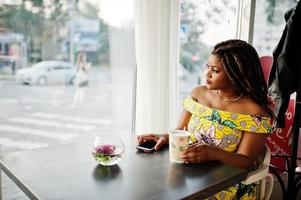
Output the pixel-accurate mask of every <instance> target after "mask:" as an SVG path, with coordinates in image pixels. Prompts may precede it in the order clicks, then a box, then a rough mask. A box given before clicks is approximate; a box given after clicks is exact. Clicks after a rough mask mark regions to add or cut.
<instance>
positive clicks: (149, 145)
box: [136, 140, 157, 153]
mask: <svg viewBox="0 0 301 200" xmlns="http://www.w3.org/2000/svg"><path fill="white" fill-rule="evenodd" d="M156 144H157V142H155V141H152V140H148V141H146V142H143V143H141V144H138V145H137V147H136V148H137V149H138V150H139V151H142V152H144V153H152V152H154V151H155V146H156Z"/></svg>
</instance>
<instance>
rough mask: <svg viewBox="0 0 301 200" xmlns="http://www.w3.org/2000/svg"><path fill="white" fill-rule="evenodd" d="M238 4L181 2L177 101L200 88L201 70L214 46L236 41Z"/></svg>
mask: <svg viewBox="0 0 301 200" xmlns="http://www.w3.org/2000/svg"><path fill="white" fill-rule="evenodd" d="M236 7H237V1H232V0H224V1H207V0H203V1H194V0H182V1H181V28H180V64H179V74H178V76H179V80H180V84H179V85H180V99H183V98H185V96H186V95H187V94H189V93H190V91H191V89H193V88H194V87H196V86H197V85H198V84H201V83H202V81H204V80H203V78H202V66H203V65H204V63H205V62H206V60H207V58H208V56H209V54H210V51H211V49H212V47H213V45H214V44H216V43H217V42H221V41H223V40H226V39H232V38H235V37H236V36H235V34H236V12H237V11H236Z"/></svg>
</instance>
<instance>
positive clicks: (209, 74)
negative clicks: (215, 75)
mask: <svg viewBox="0 0 301 200" xmlns="http://www.w3.org/2000/svg"><path fill="white" fill-rule="evenodd" d="M205 74H206V77H208V78H210V77H211V75H212V74H211V70H210V69H206V72H205Z"/></svg>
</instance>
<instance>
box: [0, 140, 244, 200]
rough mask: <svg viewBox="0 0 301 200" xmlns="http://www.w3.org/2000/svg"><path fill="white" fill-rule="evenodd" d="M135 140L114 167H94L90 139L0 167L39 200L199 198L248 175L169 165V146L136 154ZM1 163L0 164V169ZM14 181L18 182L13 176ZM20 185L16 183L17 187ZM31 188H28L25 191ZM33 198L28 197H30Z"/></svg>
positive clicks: (15, 157)
mask: <svg viewBox="0 0 301 200" xmlns="http://www.w3.org/2000/svg"><path fill="white" fill-rule="evenodd" d="M133 138H134V137H131V136H129V137H127V138H125V137H124V138H123V140H124V142H125V154H124V155H123V158H122V160H121V161H120V162H119V163H118V164H117V165H114V166H111V167H105V166H101V165H98V164H97V163H96V161H95V160H94V158H93V157H92V155H91V149H92V144H93V138H88V137H87V138H86V139H82V140H80V141H78V142H73V143H68V144H62V145H55V146H51V147H47V148H41V149H35V150H27V151H22V152H15V153H11V154H8V155H5V156H2V157H1V160H2V162H3V163H2V164H1V163H0V167H2V168H3V169H4V171H5V172H7V170H8V168H9V170H10V171H11V172H13V174H14V175H12V174H10V173H9V175H10V176H11V177H12V178H13V179H17V180H21V181H22V182H23V184H26V185H27V186H26V188H25V189H24V185H21V187H20V188H21V189H23V191H25V193H27V194H28V191H30V190H31V191H33V192H34V193H36V195H37V196H39V197H40V198H41V199H51V200H55V199H64V200H67V199H72V200H75V199H89V200H93V199H131V200H135V199H137V200H138V199H139V200H140V199H183V198H189V199H200V198H202V197H207V196H210V195H213V194H215V193H216V192H219V191H221V190H223V189H225V188H227V187H229V186H232V185H234V184H236V183H238V182H240V181H242V180H244V179H245V177H246V175H247V171H246V170H243V169H239V168H236V167H233V166H229V165H225V164H222V163H219V162H209V163H202V164H194V165H192V164H191V165H190V164H173V163H170V162H169V152H168V150H167V148H165V150H162V151H158V152H155V153H153V154H144V153H139V152H137V150H136V148H135V145H136V142H135V140H134V139H133ZM1 165H2V166H1ZM16 177H18V178H16ZM18 184H20V183H18ZM28 188H29V190H28ZM29 196H31V197H32V194H29Z"/></svg>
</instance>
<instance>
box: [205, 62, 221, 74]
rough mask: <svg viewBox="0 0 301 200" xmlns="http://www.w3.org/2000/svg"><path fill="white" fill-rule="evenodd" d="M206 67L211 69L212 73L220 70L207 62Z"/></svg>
mask: <svg viewBox="0 0 301 200" xmlns="http://www.w3.org/2000/svg"><path fill="white" fill-rule="evenodd" d="M206 69H208V70H211V71H212V72H213V73H219V72H220V70H219V69H218V67H215V66H210V65H209V64H206Z"/></svg>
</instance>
